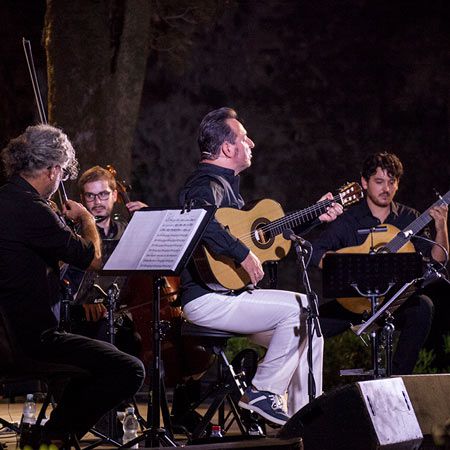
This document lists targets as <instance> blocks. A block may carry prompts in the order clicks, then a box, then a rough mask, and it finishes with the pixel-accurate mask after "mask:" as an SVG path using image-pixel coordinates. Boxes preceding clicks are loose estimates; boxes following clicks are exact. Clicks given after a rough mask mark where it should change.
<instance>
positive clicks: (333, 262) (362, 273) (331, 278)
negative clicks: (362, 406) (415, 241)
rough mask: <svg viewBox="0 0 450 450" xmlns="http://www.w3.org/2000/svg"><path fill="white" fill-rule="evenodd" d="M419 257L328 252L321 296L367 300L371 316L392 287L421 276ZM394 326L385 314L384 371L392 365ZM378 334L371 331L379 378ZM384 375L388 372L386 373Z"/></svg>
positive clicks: (375, 375)
mask: <svg viewBox="0 0 450 450" xmlns="http://www.w3.org/2000/svg"><path fill="white" fill-rule="evenodd" d="M422 272H423V268H422V259H421V257H420V256H419V255H418V254H417V253H369V254H365V253H364V254H363V253H330V254H327V255H326V256H325V258H324V260H323V294H324V296H325V297H331V298H332V297H355V296H356V295H359V296H361V297H365V298H367V299H369V300H370V305H371V316H372V317H373V316H374V315H375V314H376V313H377V311H378V307H379V304H380V302H381V301H382V297H384V296H385V295H387V294H388V293H389V292H390V291H391V289H392V288H393V287H394V286H397V287H398V286H401V285H405V284H406V283H409V282H411V281H412V280H414V279H415V278H418V277H420V276H421V275H422ZM393 332H394V326H393V324H392V321H391V320H390V318H389V317H388V322H387V328H386V331H385V333H387V338H388V339H387V340H388V341H389V340H390V345H389V343H388V345H387V347H386V350H387V351H386V365H387V370H386V372H388V371H390V370H391V368H392V365H391V361H392V334H393ZM379 337H380V336H379V335H378V333H377V331H376V330H371V333H370V338H371V348H372V366H373V377H374V378H379V377H380V367H379V343H380V339H379ZM387 375H390V374H388V373H387Z"/></svg>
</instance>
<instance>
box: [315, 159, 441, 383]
mask: <svg viewBox="0 0 450 450" xmlns="http://www.w3.org/2000/svg"><path fill="white" fill-rule="evenodd" d="M402 174H403V165H402V163H401V161H400V160H399V158H398V157H397V156H396V155H394V154H392V153H387V152H383V153H376V154H373V155H370V156H368V157H367V158H366V160H365V161H364V163H363V167H362V171H361V184H362V187H363V188H364V190H365V199H364V200H363V201H361V202H360V203H358V204H357V205H354V206H352V207H351V208H349V209H348V210H347V211H345V212H344V214H343V215H342V216H341V217H339V218H338V219H337V220H336V221H335V222H334V223H333V224H331V225H330V226H329V227H328V228H327V229H326V230H324V231H323V232H322V233H321V235H320V236H319V237H318V238H317V239H315V240H313V241H312V244H313V248H314V252H313V257H312V262H313V264H316V265H317V266H321V262H322V258H323V257H324V255H325V254H326V253H327V252H330V251H331V252H332V251H336V250H339V249H342V248H345V247H352V246H358V245H361V244H362V243H363V241H364V240H365V239H366V238H367V236H364V235H360V234H358V230H359V229H362V228H366V229H367V228H372V227H376V226H379V225H381V224H390V225H394V226H395V227H396V228H398V229H399V230H402V229H404V228H405V227H407V226H408V225H409V224H410V223H411V222H413V221H414V220H415V219H416V218H417V217H418V216H419V213H418V212H417V211H416V210H414V209H412V208H409V207H407V206H405V205H402V204H400V203H397V202H394V197H395V194H396V193H397V190H398V187H399V183H400V178H401V176H402ZM429 213H430V216H431V217H432V218H433V220H434V225H435V229H436V236H435V239H434V240H435V242H437V243H439V244H441V245H442V246H443V247H444V248H445V249H446V250H447V251H448V248H449V245H448V232H447V213H448V208H447V206H439V207H433V208H431V209H430V211H429ZM419 234H422V235H423V236H426V237H429V231H428V230H427V229H425V230H422V232H421V233H419ZM394 236H395V235H394ZM394 236H392V237H391V239H392V238H393V237H394ZM377 238H379V235H378V233H377ZM389 240H390V239H388V241H389ZM413 241H414V242H413V244H414V246H415V248H416V250H417V251H419V252H421V253H422V254H423V255H425V256H431V257H432V258H433V259H434V260H435V261H438V262H444V261H445V253H444V252H443V250H442V248H440V247H439V246H438V245H432V244H429V243H427V242H426V241H423V240H420V239H418V238H414V239H413ZM320 315H321V325H322V331H323V332H324V336H325V337H330V336H334V335H337V334H339V333H342V332H343V331H345V330H346V329H348V328H349V327H350V326H351V325H352V324H353V325H356V324H358V323H360V322H361V320H362V319H363V316H362V315H358V314H354V313H352V312H350V311H348V310H346V309H344V308H343V307H342V306H341V305H340V304H338V303H337V302H335V301H332V302H329V303H326V304H324V305H322V306H321V307H320ZM432 316H433V303H432V302H431V300H430V299H429V298H428V297H426V296H425V295H420V294H415V295H414V296H412V297H411V298H409V299H408V300H407V301H406V302H405V303H404V304H403V305H402V306H401V307H400V308H399V309H398V310H397V311H396V312H395V321H394V325H395V328H396V329H399V330H400V336H399V340H398V345H397V349H396V352H395V354H394V357H393V369H392V370H393V373H394V374H410V373H412V371H413V369H414V366H415V364H416V361H417V358H418V356H419V351H420V349H421V347H422V346H423V344H424V342H425V339H426V337H427V335H428V332H429V330H430V327H431V322H432Z"/></svg>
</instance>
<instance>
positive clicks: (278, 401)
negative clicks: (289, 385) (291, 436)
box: [267, 394, 283, 411]
mask: <svg viewBox="0 0 450 450" xmlns="http://www.w3.org/2000/svg"><path fill="white" fill-rule="evenodd" d="M267 397H268V398H269V400H271V401H272V409H275V410H276V409H280V410H281V411H283V399H282V398H281V395H278V394H270V395H268V396H267Z"/></svg>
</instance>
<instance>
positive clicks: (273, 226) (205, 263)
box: [194, 183, 363, 291]
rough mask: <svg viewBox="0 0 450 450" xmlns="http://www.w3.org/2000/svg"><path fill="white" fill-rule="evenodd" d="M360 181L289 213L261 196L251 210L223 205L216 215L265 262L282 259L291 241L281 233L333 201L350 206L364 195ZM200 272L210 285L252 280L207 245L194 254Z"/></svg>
mask: <svg viewBox="0 0 450 450" xmlns="http://www.w3.org/2000/svg"><path fill="white" fill-rule="evenodd" d="M362 196H363V194H362V189H361V186H360V185H359V184H358V183H348V184H346V185H345V186H343V187H342V188H341V189H340V190H339V192H338V193H337V194H336V195H335V196H334V197H333V199H332V200H328V199H327V200H322V201H320V202H318V203H316V204H314V205H313V206H310V207H308V208H305V209H302V210H300V211H296V212H293V213H290V214H288V215H285V214H284V212H283V209H282V208H281V206H280V204H279V203H277V202H275V201H274V200H270V199H264V200H260V201H259V202H257V203H256V204H254V206H252V207H251V208H250V209H248V210H239V209H235V208H219V209H218V210H217V211H216V215H215V218H216V220H217V221H218V222H219V223H220V224H222V226H223V227H224V228H225V229H226V230H227V231H229V232H230V233H231V234H232V235H233V236H234V237H236V238H238V239H240V240H241V241H242V242H243V243H244V244H245V245H246V246H247V247H248V248H249V249H250V250H251V251H252V252H253V253H255V255H256V256H258V258H259V259H260V260H261V262H266V261H278V260H280V259H281V258H283V257H284V256H286V255H287V253H288V252H289V249H290V247H291V241H287V240H286V239H284V238H283V237H282V236H281V235H282V233H283V231H284V230H286V229H288V228H293V227H297V226H299V225H302V224H304V223H307V222H310V221H312V220H314V219H316V218H317V217H319V216H320V215H322V214H323V213H324V212H326V210H327V208H328V207H329V206H330V205H331V204H332V203H340V204H341V205H342V206H348V205H351V204H352V203H355V202H357V201H359V200H360V199H361V198H362ZM194 261H195V264H196V266H197V270H198V273H199V274H200V276H201V278H202V279H203V281H204V282H205V283H206V284H207V286H208V287H209V288H210V289H213V290H219V291H220V290H222V291H223V290H224V289H226V290H238V289H242V288H244V287H245V286H247V285H248V284H249V283H250V277H249V276H248V274H247V272H246V271H245V270H244V269H243V268H242V267H241V266H240V265H237V264H235V262H234V261H233V260H232V259H230V258H227V257H224V256H218V255H213V254H212V253H210V252H209V250H208V249H207V248H206V247H205V246H199V248H198V250H197V252H196V253H195V254H194Z"/></svg>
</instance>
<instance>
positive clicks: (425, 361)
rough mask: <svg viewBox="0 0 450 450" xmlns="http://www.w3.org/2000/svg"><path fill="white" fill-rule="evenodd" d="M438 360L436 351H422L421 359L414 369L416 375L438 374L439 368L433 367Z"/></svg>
mask: <svg viewBox="0 0 450 450" xmlns="http://www.w3.org/2000/svg"><path fill="white" fill-rule="evenodd" d="M435 359H436V354H435V352H434V350H426V349H424V348H423V349H422V350H420V353H419V359H418V360H417V363H416V366H415V367H414V373H416V374H422V373H437V371H438V370H437V368H436V367H433V362H434V361H435Z"/></svg>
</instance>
